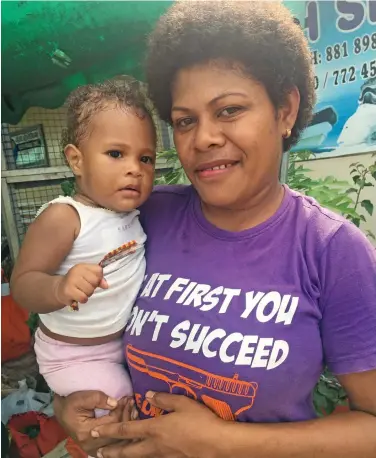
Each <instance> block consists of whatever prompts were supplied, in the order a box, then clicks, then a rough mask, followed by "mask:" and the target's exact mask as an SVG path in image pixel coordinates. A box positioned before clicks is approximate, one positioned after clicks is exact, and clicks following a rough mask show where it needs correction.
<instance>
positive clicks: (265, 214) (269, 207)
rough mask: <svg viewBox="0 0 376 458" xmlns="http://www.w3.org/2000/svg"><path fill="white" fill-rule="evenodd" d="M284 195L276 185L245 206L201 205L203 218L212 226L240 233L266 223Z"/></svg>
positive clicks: (260, 193)
mask: <svg viewBox="0 0 376 458" xmlns="http://www.w3.org/2000/svg"><path fill="white" fill-rule="evenodd" d="M284 194H285V190H284V187H283V186H282V185H281V184H280V183H277V184H276V185H273V186H270V187H268V188H266V189H263V190H262V191H260V192H259V193H258V194H257V195H255V196H253V198H252V200H250V201H249V202H248V203H247V204H245V205H243V206H239V207H238V208H230V207H229V208H223V207H214V206H210V205H207V204H205V203H204V202H202V203H201V205H202V212H203V214H204V216H205V218H206V219H207V220H208V221H209V222H210V223H211V224H213V225H214V226H216V227H218V228H219V229H223V230H226V231H230V232H240V231H245V230H247V229H251V228H253V227H256V226H258V225H259V224H261V223H263V222H265V221H267V220H268V219H269V218H271V217H272V216H273V215H274V213H275V212H276V211H277V210H278V208H279V207H280V205H281V203H282V200H283V197H284Z"/></svg>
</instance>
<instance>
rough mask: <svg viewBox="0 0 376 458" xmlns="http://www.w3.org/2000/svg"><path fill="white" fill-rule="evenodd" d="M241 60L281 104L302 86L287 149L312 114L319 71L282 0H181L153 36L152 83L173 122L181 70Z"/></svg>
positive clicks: (155, 99) (160, 108) (154, 95)
mask: <svg viewBox="0 0 376 458" xmlns="http://www.w3.org/2000/svg"><path fill="white" fill-rule="evenodd" d="M217 59H218V60H219V59H220V60H225V61H226V62H228V63H229V66H231V65H233V64H234V63H235V64H236V63H240V64H241V67H242V68H243V70H244V72H245V74H249V75H251V76H252V77H253V78H255V79H256V80H257V81H259V82H261V83H262V84H263V85H264V86H265V88H266V90H267V92H268V94H269V97H270V99H271V101H272V103H273V105H274V106H275V108H278V107H280V106H282V105H283V103H284V101H285V98H286V95H287V94H288V93H289V92H290V91H291V89H292V88H293V87H294V86H296V87H297V88H298V90H299V92H300V108H299V112H298V116H297V120H296V123H295V126H294V128H293V129H292V134H291V137H290V138H289V139H286V140H284V150H285V151H287V150H288V149H289V148H290V147H291V146H292V145H293V144H295V143H296V142H297V141H298V138H299V134H300V132H301V131H302V130H303V129H304V128H305V127H306V126H307V124H308V123H309V121H310V119H311V116H312V109H313V105H314V102H315V91H314V74H313V66H312V62H311V54H310V51H309V48H308V43H307V40H306V38H305V37H304V34H303V31H302V29H301V27H300V26H299V25H298V24H297V21H296V20H294V18H293V17H292V15H291V13H290V12H289V10H288V9H287V8H286V7H285V6H283V5H282V3H281V2H280V1H261V2H256V1H236V0H235V1H226V0H216V1H184V0H183V1H177V2H176V3H175V4H174V5H173V6H172V7H171V8H170V9H169V10H168V11H167V13H166V14H165V15H164V16H162V17H161V19H160V20H159V22H158V24H157V26H156V28H155V30H154V31H153V33H152V34H151V36H150V38H149V52H148V57H147V81H148V85H149V95H150V97H151V99H152V101H153V102H154V105H155V107H156V109H157V110H158V112H159V115H160V117H161V118H162V119H163V120H164V121H167V122H170V123H171V104H172V99H171V87H172V84H173V82H174V78H175V76H176V73H177V72H178V71H179V70H180V69H182V68H186V67H190V66H193V65H196V64H200V63H205V62H208V61H213V60H217Z"/></svg>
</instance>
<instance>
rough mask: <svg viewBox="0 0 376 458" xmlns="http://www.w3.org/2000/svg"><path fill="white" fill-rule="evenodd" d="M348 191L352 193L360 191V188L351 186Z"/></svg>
mask: <svg viewBox="0 0 376 458" xmlns="http://www.w3.org/2000/svg"><path fill="white" fill-rule="evenodd" d="M346 192H347V194H352V193H354V192H358V190H357V189H356V188H349V189H348V190H347V191H346Z"/></svg>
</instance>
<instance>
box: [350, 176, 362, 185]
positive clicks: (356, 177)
mask: <svg viewBox="0 0 376 458" xmlns="http://www.w3.org/2000/svg"><path fill="white" fill-rule="evenodd" d="M352 179H353V182H354V183H355V184H357V183H358V181H359V180H360V175H355V176H354V177H352Z"/></svg>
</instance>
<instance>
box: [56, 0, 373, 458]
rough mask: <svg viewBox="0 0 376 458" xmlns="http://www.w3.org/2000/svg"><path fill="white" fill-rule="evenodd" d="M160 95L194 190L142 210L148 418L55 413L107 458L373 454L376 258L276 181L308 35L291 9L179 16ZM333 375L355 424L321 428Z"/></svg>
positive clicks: (170, 191) (136, 350)
mask: <svg viewBox="0 0 376 458" xmlns="http://www.w3.org/2000/svg"><path fill="white" fill-rule="evenodd" d="M148 82H149V87H150V93H151V97H152V99H153V100H154V102H155V104H156V107H157V109H158V110H159V113H160V116H161V117H162V119H165V120H167V121H170V122H171V123H172V126H173V129H174V140H175V145H176V148H177V151H178V155H179V159H180V161H181V163H182V165H183V167H184V170H185V172H186V173H187V175H188V177H189V179H190V181H191V182H192V187H180V188H178V187H167V188H162V189H157V190H156V191H155V192H154V194H153V196H152V197H151V199H150V200H149V201H148V203H147V204H146V205H145V206H144V208H143V209H142V218H143V224H144V227H145V230H146V232H147V234H148V252H147V256H148V267H147V278H146V280H145V283H144V285H143V288H142V290H141V294H140V297H139V299H138V301H137V303H136V306H135V308H134V311H133V317H132V320H131V322H130V323H129V326H128V329H127V332H126V335H125V340H124V349H125V352H126V355H127V361H128V365H129V368H130V371H131V376H132V381H133V384H134V390H135V399H136V403H137V405H138V408H139V411H140V416H141V418H142V419H141V421H137V422H124V423H122V422H121V421H120V420H121V415H122V406H121V404H122V403H119V405H118V408H116V409H114V411H113V413H112V414H111V415H110V416H108V417H107V418H104V419H98V420H96V419H93V418H92V410H93V409H94V408H95V407H99V408H106V407H107V408H109V406H108V405H107V402H109V403H110V404H113V405H115V403H113V400H108V399H107V398H106V396H105V395H104V394H102V393H79V394H75V395H72V396H71V397H70V398H68V399H66V400H64V401H62V400H57V403H56V408H57V416H58V418H59V419H60V421H61V422H62V423H63V424H64V425H65V427H66V428H67V429H68V431H70V432H71V434H72V435H74V436H75V437H76V438H77V439H78V440H79V441H80V443H81V444H82V446H83V447H84V448H85V449H86V450H94V449H96V448H98V447H99V448H100V450H99V452H98V456H103V457H105V458H112V457H114V458H115V457H127V458H136V457H145V458H146V457H155V458H156V457H166V458H169V457H171V458H172V457H174V458H177V457H204V458H207V457H226V458H227V457H234V456H237V457H239V458H242V457H245V458H248V457H257V458H263V457H265V458H270V457H274V458H287V457H295V456H299V457H301V458H311V457H316V456H320V457H322V458H326V457H328V458H334V457H341V458H347V457H348V458H350V457H351V458H354V457H364V458H368V457H369V458H371V457H374V456H375V454H376V435H375V431H376V418H375V416H376V332H375V331H376V301H375V297H376V255H375V250H374V249H373V248H372V246H371V245H370V244H369V242H368V241H367V240H366V238H365V237H364V236H363V235H362V234H361V232H360V231H359V230H358V229H357V228H355V227H354V226H353V225H352V224H350V223H349V222H347V221H345V220H344V219H342V218H341V217H339V216H337V215H335V214H333V213H331V212H329V211H328V210H325V209H323V208H321V207H320V206H319V205H318V204H317V202H315V201H313V200H312V199H310V198H306V197H303V196H301V195H299V194H297V193H295V192H293V191H291V190H289V189H288V188H287V187H283V186H282V185H281V184H280V183H279V180H278V175H279V167H280V163H281V158H282V154H283V152H284V151H287V150H288V149H289V148H290V147H291V145H292V144H294V143H295V142H296V141H297V138H298V136H299V133H300V132H301V130H302V129H303V128H304V127H305V126H306V125H307V123H308V121H309V119H310V116H311V111H312V106H313V102H314V89H313V73H312V66H311V61H310V53H309V50H308V47H307V43H306V40H305V39H304V36H303V33H302V31H301V29H300V28H299V26H297V25H296V24H295V23H294V21H293V19H292V17H291V15H290V14H289V12H288V11H287V10H286V9H285V8H284V7H283V6H282V5H281V4H280V3H279V2H276V3H270V2H262V3H255V2H232V3H227V2H220V3H219V2H199V3H195V2H178V3H176V4H175V5H174V6H173V7H172V8H171V9H170V10H169V11H168V12H167V14H166V15H165V16H164V17H163V18H161V20H160V22H159V24H158V26H157V28H156V30H155V32H154V33H153V35H152V37H151V40H150V49H149V60H148ZM324 364H327V365H328V366H329V368H330V369H331V370H332V371H333V372H334V373H336V374H337V375H338V377H339V380H340V382H341V383H342V384H343V386H344V388H345V389H346V391H347V393H348V395H349V398H350V401H351V405H352V411H351V412H349V413H346V414H342V415H336V416H332V417H329V418H325V419H316V418H315V414H314V410H313V406H312V395H311V393H312V390H313V388H314V386H315V383H316V382H317V380H318V378H319V375H320V372H321V370H322V368H323V365H324ZM148 390H152V391H148ZM156 392H157V393H156ZM182 395H183V396H182ZM197 401H200V402H197ZM164 412H170V413H169V414H168V415H163V416H160V414H161V413H164ZM148 417H149V419H148V420H144V419H145V418H148ZM152 417H155V418H152ZM225 420H237V421H236V422H234V421H225ZM103 422H105V423H106V424H105V425H103V426H98V425H100V424H101V423H103ZM90 430H94V431H93V432H91V435H92V437H94V439H90ZM133 439H140V440H138V441H132V440H133ZM119 440H120V441H121V442H117V443H115V444H114V445H107V444H109V442H111V441H112V442H115V441H119Z"/></svg>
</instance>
